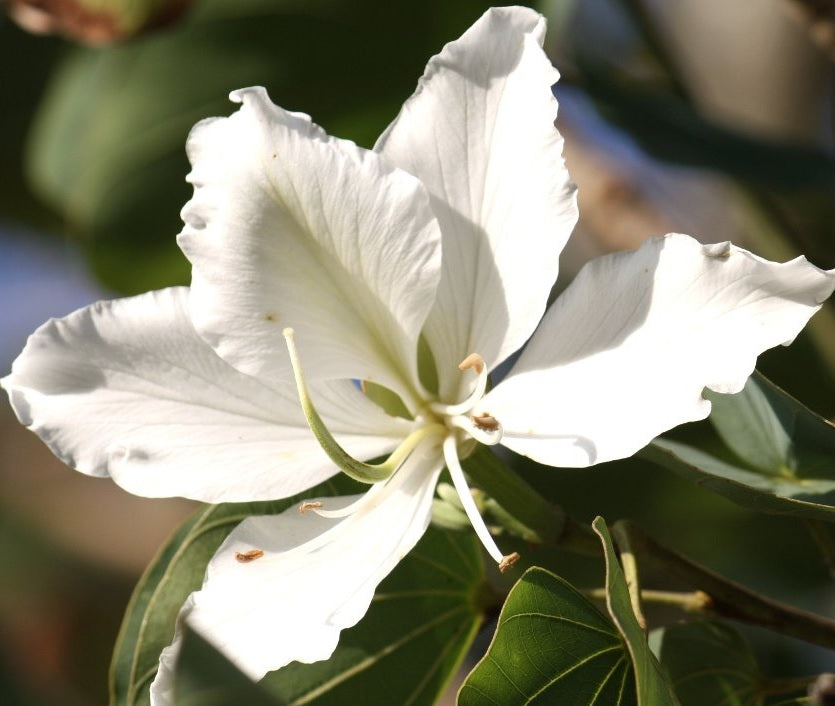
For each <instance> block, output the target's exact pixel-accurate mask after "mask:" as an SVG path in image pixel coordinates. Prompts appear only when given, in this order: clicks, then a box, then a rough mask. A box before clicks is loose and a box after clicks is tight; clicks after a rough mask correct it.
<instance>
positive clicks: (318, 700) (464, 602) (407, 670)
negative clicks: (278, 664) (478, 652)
mask: <svg viewBox="0 0 835 706" xmlns="http://www.w3.org/2000/svg"><path fill="white" fill-rule="evenodd" d="M481 555H482V553H481V545H480V544H479V542H478V540H477V538H476V536H475V534H474V533H473V532H471V531H470V532H447V531H442V530H438V529H434V528H431V527H430V529H429V530H428V531H427V533H426V535H425V536H424V537H423V539H422V540H421V541H420V543H418V545H417V546H416V547H415V548H414V549H413V550H412V551H411V552H410V553H409V554H408V555H407V556H406V557H405V558H404V559H403V560H402V561H401V562H400V564H398V565H397V568H396V569H395V570H394V571H393V572H392V573H391V574H390V575H389V576H388V577H387V578H386V579H385V580H384V581H383V582H382V583H381V584H380V586H379V587H378V589H377V592H376V594H375V596H374V600H373V602H372V604H371V608H370V609H369V611H368V613H367V614H366V615H365V617H364V618H363V619H362V620H361V621H360V622H359V623H358V624H357V625H355V626H354V627H353V628H350V629H348V630H345V631H343V632H342V634H341V635H340V637H339V645H338V647H337V648H336V651H335V652H334V654H333V656H332V657H331V658H330V659H329V660H328V661H326V662H316V663H314V664H299V663H298V662H294V663H292V664H289V665H288V666H286V667H284V668H283V669H280V670H279V671H277V672H273V673H272V674H269V675H267V677H266V678H265V679H264V681H263V682H262V683H263V685H264V686H265V687H266V688H267V689H268V690H269V691H270V692H271V693H274V694H277V695H279V696H280V697H281V698H282V699H284V700H285V701H286V702H287V703H288V704H301V703H304V704H363V706H376V705H378V704H379V706H390V704H410V706H430V705H431V704H434V703H435V702H436V701H437V700H438V698H439V696H440V695H441V693H442V692H443V691H444V689H445V688H446V686H447V685H448V683H449V681H450V679H451V678H452V676H453V675H454V674H455V671H456V670H457V668H458V665H459V664H460V663H461V660H462V659H463V657H464V655H465V654H466V652H467V649H468V648H469V646H470V644H471V643H472V640H473V638H474V637H475V634H476V631H477V630H478V627H479V625H480V624H481V621H482V616H483V613H484V610H485V607H486V601H487V600H491V599H490V597H489V596H487V595H485V594H484V591H483V581H484V565H483V563H482V558H481Z"/></svg>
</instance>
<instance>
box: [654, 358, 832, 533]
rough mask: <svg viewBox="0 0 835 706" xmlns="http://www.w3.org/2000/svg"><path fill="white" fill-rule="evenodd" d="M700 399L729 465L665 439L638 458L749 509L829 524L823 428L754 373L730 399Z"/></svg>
mask: <svg viewBox="0 0 835 706" xmlns="http://www.w3.org/2000/svg"><path fill="white" fill-rule="evenodd" d="M706 394H707V396H709V398H710V400H711V402H712V404H713V412H712V414H711V421H712V422H713V425H714V427H715V428H716V430H717V432H718V433H719V434H720V436H721V438H722V439H723V440H724V441H725V443H726V444H727V445H728V447H729V449H730V450H731V451H732V452H733V454H734V457H735V459H736V460H734V459H730V460H728V459H725V458H720V457H718V456H716V455H715V454H712V453H710V452H708V451H704V450H701V449H696V448H693V447H691V446H688V445H686V444H682V443H680V442H676V441H671V440H668V439H664V438H659V439H655V440H654V441H653V442H652V444H650V445H649V446H648V447H646V448H645V449H644V450H643V451H641V452H640V455H641V456H642V457H643V458H646V459H648V460H651V461H653V462H655V463H658V464H660V465H662V466H664V467H666V468H669V469H670V470H672V471H674V472H676V473H678V474H680V475H682V476H684V477H685V478H688V479H690V480H693V481H694V482H696V483H698V484H699V485H703V486H705V487H707V488H710V489H711V490H713V491H715V492H717V493H720V494H721V495H724V496H725V497H727V498H729V499H731V500H733V501H734V502H736V503H739V504H740V505H743V506H745V507H748V508H751V509H753V510H757V511H759V512H769V513H776V514H787V515H794V516H797V517H804V518H807V519H818V520H828V521H833V520H835V427H834V426H833V425H832V424H831V423H830V422H828V421H827V420H825V419H823V418H822V417H820V416H818V415H816V414H815V413H814V412H812V411H810V410H809V409H807V408H806V407H804V406H803V405H802V404H800V403H799V402H798V401H797V400H795V399H794V398H792V397H791V396H790V395H788V394H786V393H785V392H783V390H781V389H780V388H778V387H777V386H776V385H774V384H773V383H771V382H769V381H768V380H766V378H764V377H763V376H762V375H759V374H755V375H754V376H752V377H751V378H750V379H749V381H748V383H747V385H746V386H745V389H744V390H743V391H742V392H740V393H739V394H737V395H719V394H716V393H706Z"/></svg>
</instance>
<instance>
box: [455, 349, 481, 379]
mask: <svg viewBox="0 0 835 706" xmlns="http://www.w3.org/2000/svg"><path fill="white" fill-rule="evenodd" d="M458 369H459V370H460V371H462V372H463V371H465V370H475V372H476V374H477V375H481V371H482V370H484V358H482V357H481V356H480V355H479V354H478V353H470V355H468V356H467V357H466V358H464V360H462V361H461V362H460V363H458Z"/></svg>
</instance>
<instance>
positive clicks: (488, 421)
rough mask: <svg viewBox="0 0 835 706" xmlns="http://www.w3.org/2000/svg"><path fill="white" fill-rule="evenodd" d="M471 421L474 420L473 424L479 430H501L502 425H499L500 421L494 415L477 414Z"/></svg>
mask: <svg viewBox="0 0 835 706" xmlns="http://www.w3.org/2000/svg"><path fill="white" fill-rule="evenodd" d="M470 419H472V420H473V424H475V425H476V426H477V427H478V428H479V429H483V430H484V431H498V430H499V429H500V428H501V426H502V425H501V424H499V420H498V419H496V418H495V417H494V416H493V415H492V414H488V413H487V412H485V413H484V414H475V415H473V416H472V417H470Z"/></svg>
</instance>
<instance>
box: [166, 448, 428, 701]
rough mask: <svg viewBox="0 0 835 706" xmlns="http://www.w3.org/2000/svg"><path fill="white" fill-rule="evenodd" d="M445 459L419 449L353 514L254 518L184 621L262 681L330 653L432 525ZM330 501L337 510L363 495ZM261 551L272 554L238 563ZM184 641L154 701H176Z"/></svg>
mask: <svg viewBox="0 0 835 706" xmlns="http://www.w3.org/2000/svg"><path fill="white" fill-rule="evenodd" d="M442 463H443V462H442V461H441V459H440V454H439V452H438V450H437V447H436V448H434V449H432V450H431V451H429V452H421V451H420V450H419V451H417V452H416V453H415V454H414V455H413V456H412V457H410V459H409V460H408V461H407V462H406V464H405V465H404V466H403V467H402V468H401V469H400V471H398V473H396V474H395V475H394V476H393V477H392V478H391V479H390V480H389V481H388V483H386V484H385V485H382V484H381V485H377V486H374V487H373V488H372V489H371V490H370V491H369V492H368V493H366V495H365V497H364V498H362V500H361V501H360V504H359V506H358V508H357V509H356V510H355V511H354V512H353V514H351V515H349V516H348V517H346V518H340V519H330V518H325V517H320V516H318V515H316V514H315V513H314V512H307V513H306V514H305V515H301V514H300V513H299V511H298V509H296V508H291V509H289V510H287V511H285V512H284V513H282V514H280V515H275V516H266V517H264V516H261V517H250V518H248V519H246V520H244V521H243V522H242V523H241V524H240V525H239V526H238V527H237V528H236V529H235V530H234V531H233V532H232V533H231V534H230V535H229V537H228V538H227V540H226V541H225V542H224V543H223V545H222V546H221V547H220V549H219V550H218V552H217V554H216V555H215V557H214V558H213V559H212V561H211V563H210V564H209V568H208V571H207V575H206V579H205V582H204V584H203V588H202V589H201V590H200V591H199V592H198V593H195V594H192V597H191V598H190V599H189V601H188V602H187V603H186V605H185V606H184V608H183V611H182V612H181V614H180V615H181V620H186V621H187V622H188V624H189V625H190V626H191V627H192V628H194V629H195V630H196V631H197V632H199V633H200V634H201V635H203V637H205V638H207V639H208V640H209V641H210V642H211V643H212V644H213V645H215V646H216V647H217V648H218V649H220V650H221V651H222V652H223V653H224V654H226V655H227V656H228V657H229V659H231V660H232V661H233V662H234V663H235V664H237V665H238V667H239V668H240V669H242V670H243V671H244V672H245V673H246V674H248V675H249V676H250V677H252V678H253V679H260V678H261V677H262V676H263V675H264V674H265V673H266V672H268V671H271V670H274V669H278V668H279V667H282V666H284V665H285V664H287V663H289V662H291V661H293V660H297V661H299V662H315V661H318V660H322V659H328V658H329V657H330V655H331V654H332V652H333V650H334V649H335V648H336V644H337V640H338V639H339V633H340V631H341V630H343V629H345V628H348V627H350V626H352V625H354V624H356V623H357V622H358V621H359V620H360V618H362V616H363V615H364V614H365V612H366V611H367V610H368V606H369V604H370V603H371V599H372V597H373V595H374V590H375V589H376V587H377V585H378V584H379V583H380V581H382V580H383V578H385V576H386V575H387V574H388V573H389V572H390V571H391V570H392V569H393V568H394V567H395V565H396V564H397V563H398V562H399V561H400V560H401V559H402V558H403V557H404V556H405V555H406V553H407V552H409V551H410V550H411V549H412V547H414V545H415V544H416V543H417V542H418V540H419V539H420V538H421V536H422V535H423V533H424V531H425V530H426V527H427V525H428V523H429V519H430V516H431V507H432V496H433V492H434V488H435V483H436V481H437V478H438V473H439V468H440V466H441V465H442ZM320 500H321V502H322V503H323V504H324V506H325V507H326V508H327V507H330V508H337V507H342V506H344V505H347V504H349V503H352V502H355V501H356V500H357V496H352V497H343V498H320ZM254 549H259V550H261V551H263V552H264V554H263V556H261V557H260V558H257V559H253V560H252V561H249V562H245V563H242V562H240V561H238V560H237V559H236V553H246V552H250V551H252V550H254ZM178 647H179V638H175V642H174V644H172V645H171V647H169V648H168V649H166V650H165V652H163V655H162V657H161V659H160V671H159V674H158V675H157V679H156V680H155V682H154V685H153V686H152V689H151V693H152V695H154V697H155V699H154V702H153V703H154V706H162V705H163V704H168V703H170V701H169V699H170V695H171V693H172V678H173V668H174V664H175V661H176V657H177V651H178Z"/></svg>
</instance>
